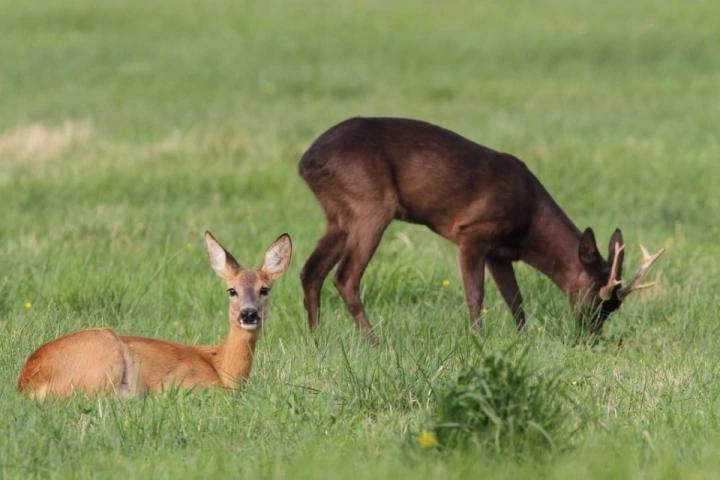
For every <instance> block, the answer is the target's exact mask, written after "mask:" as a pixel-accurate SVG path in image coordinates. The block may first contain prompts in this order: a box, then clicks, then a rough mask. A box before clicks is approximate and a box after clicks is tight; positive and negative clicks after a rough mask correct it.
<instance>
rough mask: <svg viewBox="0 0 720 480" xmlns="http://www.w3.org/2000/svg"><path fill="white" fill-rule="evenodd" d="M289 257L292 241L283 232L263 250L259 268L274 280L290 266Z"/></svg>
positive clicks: (290, 255)
mask: <svg viewBox="0 0 720 480" xmlns="http://www.w3.org/2000/svg"><path fill="white" fill-rule="evenodd" d="M291 257H292V242H291V240H290V235H288V234H287V233H283V234H282V235H280V236H279V237H278V239H277V240H275V241H274V242H273V244H272V245H270V248H268V250H267V252H265V260H264V261H263V264H262V267H260V269H261V270H262V271H263V272H265V273H266V274H268V275H269V276H270V277H271V278H272V279H273V280H275V279H276V278H278V277H279V276H280V275H282V274H283V273H285V270H287V268H288V267H289V266H290V258H291Z"/></svg>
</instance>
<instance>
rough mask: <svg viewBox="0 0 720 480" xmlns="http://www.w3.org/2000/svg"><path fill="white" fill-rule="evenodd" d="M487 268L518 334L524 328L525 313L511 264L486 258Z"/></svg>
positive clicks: (506, 261)
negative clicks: (510, 313)
mask: <svg viewBox="0 0 720 480" xmlns="http://www.w3.org/2000/svg"><path fill="white" fill-rule="evenodd" d="M487 267H488V270H489V271H490V275H491V276H492V278H493V280H495V285H497V287H498V290H500V295H502V297H503V299H504V300H505V303H507V305H508V307H510V311H511V312H512V316H513V319H515V325H516V326H517V329H518V332H519V331H521V330H522V329H523V327H524V326H525V311H524V310H523V308H522V295H521V294H520V287H518V284H517V279H516V278H515V272H514V271H513V266H512V262H511V261H509V260H499V259H495V258H488V259H487Z"/></svg>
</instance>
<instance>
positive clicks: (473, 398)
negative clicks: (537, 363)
mask: <svg viewBox="0 0 720 480" xmlns="http://www.w3.org/2000/svg"><path fill="white" fill-rule="evenodd" d="M526 352H527V349H524V350H523V351H521V352H520V354H519V355H518V356H517V358H516V359H515V360H513V359H511V358H509V357H508V350H505V351H501V352H498V353H495V354H493V355H490V356H487V357H485V358H484V359H483V361H482V363H481V364H480V365H472V366H466V367H464V368H462V369H461V370H460V371H459V372H458V373H457V374H456V376H455V377H454V378H453V379H452V380H450V381H448V382H446V383H445V384H443V385H441V386H439V387H437V388H435V394H434V397H435V402H434V405H433V407H432V410H431V415H430V421H429V422H428V423H429V424H428V426H427V427H426V429H424V430H423V431H421V432H420V433H419V434H417V436H416V440H417V444H418V445H419V446H420V447H423V448H438V449H440V450H467V449H471V448H479V449H484V450H488V451H494V452H497V453H503V452H516V453H517V452H520V451H522V450H524V449H526V448H528V447H530V448H536V447H538V448H544V449H550V450H554V449H556V448H557V447H558V446H560V443H562V442H561V440H562V439H564V438H566V437H565V434H566V432H567V429H566V428H565V426H566V425H565V424H566V421H565V419H566V418H567V416H566V412H565V410H564V408H563V400H564V394H563V392H562V391H561V389H562V386H561V384H560V383H559V382H558V381H557V379H558V376H557V374H556V375H553V376H549V377H548V376H545V375H541V374H539V373H537V372H535V371H533V370H532V369H531V368H530V366H529V365H528V362H527V356H526Z"/></svg>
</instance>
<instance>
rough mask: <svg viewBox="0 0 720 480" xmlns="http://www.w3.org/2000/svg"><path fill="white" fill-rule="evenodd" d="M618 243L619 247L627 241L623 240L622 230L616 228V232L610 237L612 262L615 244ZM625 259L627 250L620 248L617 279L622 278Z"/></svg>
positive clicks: (610, 259)
mask: <svg viewBox="0 0 720 480" xmlns="http://www.w3.org/2000/svg"><path fill="white" fill-rule="evenodd" d="M616 245H617V248H620V247H622V246H623V245H625V242H624V241H623V236H622V232H621V231H620V229H619V228H616V229H615V232H613V234H612V236H611V237H610V244H609V245H608V262H610V263H611V264H612V261H613V256H614V255H615V246H616ZM623 260H625V251H624V250H620V253H619V255H618V261H617V275H616V277H615V279H616V280H620V279H621V278H622V266H623Z"/></svg>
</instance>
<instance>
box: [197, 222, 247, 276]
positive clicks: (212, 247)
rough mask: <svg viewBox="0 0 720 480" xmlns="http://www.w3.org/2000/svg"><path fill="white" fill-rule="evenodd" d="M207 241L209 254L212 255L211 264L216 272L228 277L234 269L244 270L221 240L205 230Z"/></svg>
mask: <svg viewBox="0 0 720 480" xmlns="http://www.w3.org/2000/svg"><path fill="white" fill-rule="evenodd" d="M205 243H206V244H207V251H208V256H209V257H210V265H211V266H212V268H213V270H215V273H217V274H218V275H220V276H221V277H223V278H226V277H227V276H228V275H230V274H231V273H233V272H234V271H237V270H242V267H241V266H240V265H239V264H238V263H237V261H236V260H235V259H234V258H233V256H232V255H230V253H229V252H228V251H227V250H225V249H224V248H223V246H222V245H220V242H218V241H217V240H215V237H213V236H212V233H210V232H207V231H206V232H205Z"/></svg>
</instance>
